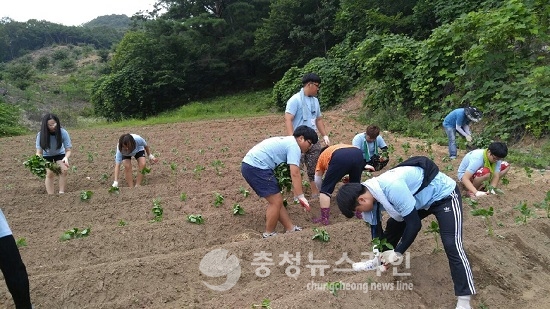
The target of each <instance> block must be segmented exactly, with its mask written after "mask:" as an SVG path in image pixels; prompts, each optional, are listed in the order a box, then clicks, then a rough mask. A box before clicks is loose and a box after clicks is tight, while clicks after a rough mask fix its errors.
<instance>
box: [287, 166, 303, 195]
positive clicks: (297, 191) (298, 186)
mask: <svg viewBox="0 0 550 309" xmlns="http://www.w3.org/2000/svg"><path fill="white" fill-rule="evenodd" d="M288 166H289V167H290V178H291V179H292V192H294V196H299V195H301V194H304V190H303V189H302V174H301V173H300V168H299V167H298V166H297V165H294V164H289V165H288Z"/></svg>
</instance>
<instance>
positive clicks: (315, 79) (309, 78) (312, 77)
mask: <svg viewBox="0 0 550 309" xmlns="http://www.w3.org/2000/svg"><path fill="white" fill-rule="evenodd" d="M307 83H318V84H320V83H321V78H320V77H319V75H317V74H315V73H307V74H306V75H304V77H302V85H305V84H307Z"/></svg>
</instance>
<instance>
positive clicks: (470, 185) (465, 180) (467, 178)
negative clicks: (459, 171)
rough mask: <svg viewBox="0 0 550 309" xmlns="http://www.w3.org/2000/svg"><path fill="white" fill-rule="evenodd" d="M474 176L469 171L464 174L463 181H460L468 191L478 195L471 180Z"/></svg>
mask: <svg viewBox="0 0 550 309" xmlns="http://www.w3.org/2000/svg"><path fill="white" fill-rule="evenodd" d="M472 176H473V174H472V173H471V172H469V171H466V172H464V175H463V176H462V179H461V180H460V181H461V182H462V184H463V185H464V187H466V189H468V191H470V192H472V193H473V194H476V193H477V188H476V187H474V184H473V183H472V181H471V180H470V179H472Z"/></svg>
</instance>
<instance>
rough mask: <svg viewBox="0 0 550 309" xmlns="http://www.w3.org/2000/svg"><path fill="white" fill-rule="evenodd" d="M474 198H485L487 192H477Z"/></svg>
mask: <svg viewBox="0 0 550 309" xmlns="http://www.w3.org/2000/svg"><path fill="white" fill-rule="evenodd" d="M475 196H476V197H480V196H487V192H484V191H477V192H476V194H475Z"/></svg>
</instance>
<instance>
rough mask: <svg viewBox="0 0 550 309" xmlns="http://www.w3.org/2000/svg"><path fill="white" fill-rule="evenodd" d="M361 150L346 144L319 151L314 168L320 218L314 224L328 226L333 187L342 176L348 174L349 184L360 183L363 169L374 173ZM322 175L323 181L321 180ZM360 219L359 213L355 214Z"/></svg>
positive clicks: (314, 220)
mask: <svg viewBox="0 0 550 309" xmlns="http://www.w3.org/2000/svg"><path fill="white" fill-rule="evenodd" d="M365 164H366V162H365V159H364V158H363V152H362V151H361V149H359V148H357V147H355V146H353V145H346V144H337V145H332V146H328V147H324V148H322V149H321V154H320V155H319V159H318V160H317V166H316V168H315V184H316V185H317V188H319V189H320V192H321V194H320V196H319V203H320V204H321V217H319V218H315V219H313V220H312V221H313V222H314V223H321V224H324V225H328V224H330V221H329V215H330V198H331V195H332V192H334V187H336V184H337V183H338V182H339V181H340V179H342V177H343V176H345V175H348V174H349V182H355V183H360V182H361V174H362V173H363V169H369V170H370V171H374V167H372V166H370V165H367V166H365ZM323 175H324V179H323ZM356 216H357V218H361V213H356Z"/></svg>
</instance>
